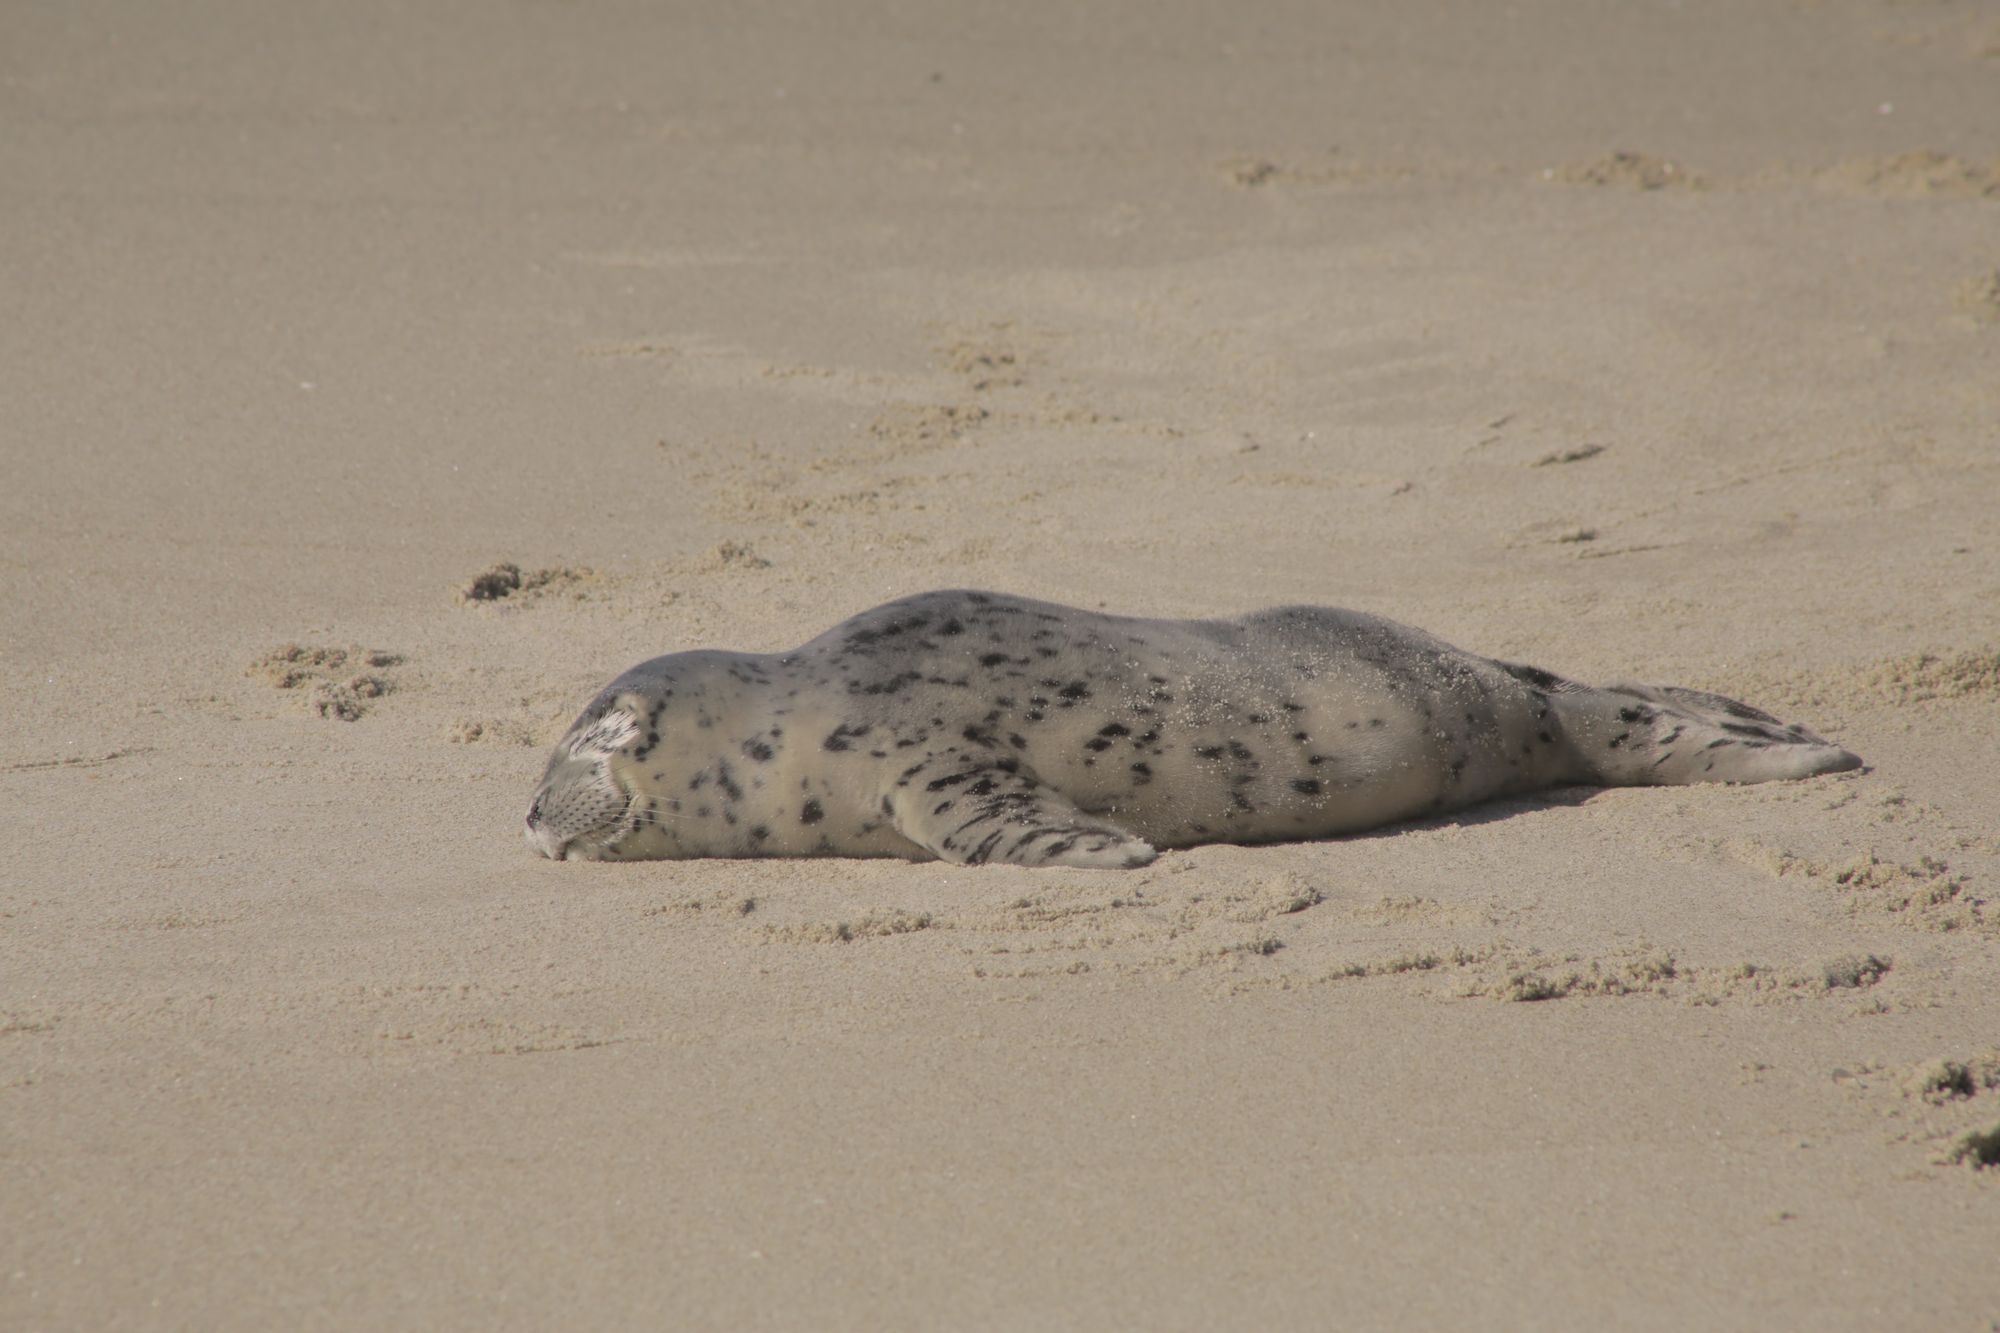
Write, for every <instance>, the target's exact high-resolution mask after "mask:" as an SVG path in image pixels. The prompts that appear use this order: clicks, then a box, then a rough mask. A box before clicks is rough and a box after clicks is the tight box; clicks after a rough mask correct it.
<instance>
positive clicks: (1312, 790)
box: [1292, 778, 1319, 796]
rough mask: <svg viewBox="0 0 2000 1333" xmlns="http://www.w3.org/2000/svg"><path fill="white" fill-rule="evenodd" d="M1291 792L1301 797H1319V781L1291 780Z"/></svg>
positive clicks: (1307, 779)
mask: <svg viewBox="0 0 2000 1333" xmlns="http://www.w3.org/2000/svg"><path fill="white" fill-rule="evenodd" d="M1292 790H1293V791H1295V792H1298V793H1299V794H1300V795H1302V796H1317V795H1319V779H1318V778H1293V779H1292Z"/></svg>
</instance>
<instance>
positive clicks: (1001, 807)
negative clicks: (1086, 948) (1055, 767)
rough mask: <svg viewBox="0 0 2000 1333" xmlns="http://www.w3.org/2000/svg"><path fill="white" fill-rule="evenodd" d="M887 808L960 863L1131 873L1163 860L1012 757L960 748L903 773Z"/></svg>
mask: <svg viewBox="0 0 2000 1333" xmlns="http://www.w3.org/2000/svg"><path fill="white" fill-rule="evenodd" d="M886 804H887V806H888V809H889V813H890V816H891V818H892V819H894V821H895V824H896V830H897V832H899V833H901V834H902V835H903V836H904V837H906V838H908V839H909V840H910V841H911V842H914V843H916V844H917V845H918V846H920V847H922V848H924V849H925V850H926V851H928V852H930V853H932V854H933V855H935V856H937V857H938V858H939V859H941V860H945V861H951V862H955V863H957V864H960V865H980V864H982V863H985V862H989V861H997V862H1003V863H1008V864H1012V865H1021V866H1075V867H1080V868H1083V869H1091V870H1125V869H1131V868H1132V867H1135V866H1142V865H1146V864H1148V863H1149V862H1151V861H1152V860H1153V858H1154V857H1156V856H1158V855H1159V853H1158V852H1156V851H1154V850H1153V846H1152V844H1151V843H1149V842H1146V841H1144V840H1143V839H1140V838H1135V837H1133V836H1132V835H1131V834H1130V833H1127V832H1126V831H1125V830H1124V829H1121V828H1119V827H1118V826H1117V825H1115V824H1111V823H1108V822H1106V821H1105V820H1103V819H1099V818H1097V817H1094V816H1091V815H1087V814H1085V813H1084V812H1083V811H1081V810H1079V809H1077V808H1076V806H1075V805H1073V804H1071V803H1070V801H1069V799H1068V798H1067V797H1065V796H1063V795H1062V794H1061V793H1060V792H1057V791H1054V790H1052V789H1050V788H1048V787H1045V786H1043V785H1042V784H1041V783H1040V782H1039V781H1037V780H1036V779H1035V777H1034V775H1033V774H1031V773H1029V772H1028V771H1027V770H1026V769H1025V768H1023V767H1022V766H1021V764H1020V763H1019V762H1018V761H1017V760H1014V759H1011V758H1008V757H1005V756H996V755H989V754H985V753H981V752H972V753H968V752H966V751H963V750H957V749H952V750H944V751H941V752H939V753H937V754H934V755H931V756H930V757H929V758H927V759H925V760H924V762H923V763H921V764H917V765H916V766H914V767H912V768H909V769H906V770H904V771H903V772H902V773H901V774H900V775H898V777H897V779H896V784H895V786H894V787H893V788H892V789H891V790H890V791H889V793H888V795H887V798H886Z"/></svg>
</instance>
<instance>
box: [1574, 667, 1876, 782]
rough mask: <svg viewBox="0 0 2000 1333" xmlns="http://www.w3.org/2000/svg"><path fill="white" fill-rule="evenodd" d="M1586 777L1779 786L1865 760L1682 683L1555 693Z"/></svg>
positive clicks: (1840, 770)
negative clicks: (1756, 783) (1683, 685)
mask: <svg viewBox="0 0 2000 1333" xmlns="http://www.w3.org/2000/svg"><path fill="white" fill-rule="evenodd" d="M1553 702H1554V704H1555V708H1556V713H1557V716H1558V717H1560V718H1561V720H1562V724H1563V730H1564V732H1565V734H1566V735H1567V737H1568V739H1569V741H1570V743H1571V745H1572V747H1573V748H1574V750H1575V753H1576V757H1577V759H1578V761H1579V764H1580V766H1581V767H1582V769H1583V774H1582V777H1583V780H1584V781H1587V782H1599V783H1602V784H1603V785H1605V786H1607V787H1628V786H1642V785H1661V786H1665V785H1680V784H1686V783H1695V782H1776V781H1782V780H1785V779H1790V778H1809V777H1813V776H1815V775H1817V774H1820V773H1844V772H1846V771H1847V770H1849V769H1854V768H1859V767H1861V757H1860V756H1859V755H1856V754H1853V753H1851V752H1849V751H1847V750H1843V749H1841V748H1840V747H1839V746H1837V745H1834V744H1832V743H1831V742H1829V741H1826V740H1822V739H1821V738H1820V737H1818V736H1815V735H1814V734H1813V733H1812V732H1810V731H1807V730H1806V729H1805V728H1804V727H1800V726H1792V725H1789V724H1787V723H1784V722H1780V721H1779V720H1778V719H1777V718H1775V717H1772V716H1771V715H1770V714H1769V713H1766V712H1763V711H1762V710H1760V709H1756V708H1752V707H1750V705H1748V704H1744V703H1738V702H1737V701H1736V700H1734V699H1729V698H1725V697H1724V696H1722V695H1720V694H1709V693H1706V692H1705V691H1702V690H1690V689H1683V688H1681V687H1680V686H1678V685H1627V684H1618V685H1607V686H1605V687H1604V688H1602V689H1585V690H1581V691H1578V692H1576V693H1571V694H1559V695H1555V696H1553Z"/></svg>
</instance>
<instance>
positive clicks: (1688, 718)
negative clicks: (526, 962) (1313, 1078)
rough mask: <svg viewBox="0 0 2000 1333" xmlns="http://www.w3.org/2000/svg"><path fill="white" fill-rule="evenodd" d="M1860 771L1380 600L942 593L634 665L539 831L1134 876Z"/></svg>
mask: <svg viewBox="0 0 2000 1333" xmlns="http://www.w3.org/2000/svg"><path fill="white" fill-rule="evenodd" d="M1860 762H1861V761H1860V760H1859V759H1858V758H1856V757H1855V756H1854V755H1852V754H1850V753H1848V752H1847V751H1845V750H1842V749H1840V748H1838V747H1836V746H1833V745H1830V744H1828V743H1827V742H1825V741H1823V740H1821V739H1820V738H1819V737H1817V736H1815V735H1813V734H1812V733H1811V732H1809V731H1807V730H1805V729H1804V728H1802V727H1796V726H1788V725H1786V724H1785V723H1782V722H1780V721H1778V720H1777V719H1776V718H1774V717H1772V716H1770V715H1769V714H1768V713H1763V712H1760V711H1758V710H1757V709H1754V708H1751V707H1749V706H1748V705H1745V704H1741V703H1738V702H1736V701H1735V700H1733V699H1726V698H1723V697H1722V696H1720V695H1713V694H1704V693H1701V692H1699V691H1695V690H1686V689H1680V688H1677V687H1672V686H1647V685H1613V686H1607V687H1605V688H1602V689H1596V688H1592V687H1590V686H1587V685H1581V684H1578V683H1577V682H1575V681H1571V680H1566V679H1564V678H1563V677H1561V676H1557V675H1555V674H1553V673H1551V672H1547V671H1543V670H1541V669H1540V668H1537V667H1529V666H1521V665H1518V664H1513V663H1507V662H1498V661H1494V660H1492V659H1489V658H1484V657H1477V656H1474V655H1473V654H1470V653H1465V652H1461V651H1459V650H1458V649H1456V648H1453V647H1452V646H1451V645H1449V644H1447V643H1444V642H1442V641H1441V640H1438V639H1436V638H1433V637H1432V636H1430V635H1428V634H1425V633H1424V632H1423V631H1421V630H1416V629H1411V628H1409V627H1407V626H1403V625H1398V624H1396V623H1394V622H1393V621H1388V620H1383V619H1381V618H1380V617H1377V616H1370V615H1365V614H1362V613H1360V612H1355V611H1339V610H1334V609H1332V608H1327V607H1312V606H1291V607H1280V608H1277V609H1275V610H1270V611H1259V612H1256V613H1253V614H1251V615H1247V616H1243V617H1241V618H1239V619H1236V620H1187V621H1181V620H1138V619H1129V618H1125V617H1120V616H1107V615H1101V614H1098V613H1095V612H1090V611H1081V610H1076V609H1073V608H1070V607H1064V606H1057V605H1054V604H1051V603H1047V602H1035V601H1029V600H1027V599H1025V598H1018V597H1008V596H1003V595H1000V594H996V593H981V592H935V593H924V594H921V595H919V596H915V597H908V598H904V599H903V600H901V601H896V602H891V603H889V604H887V605H885V606H879V607H876V608H875V609H873V610H871V611H864V612H862V613H861V614H860V615H857V616H855V617H853V618H852V619H850V620H847V621H844V622H843V623H841V624H839V625H836V626H835V627H834V628H833V629H831V630H829V631H827V632H826V633H825V634H822V635H821V636H819V637H818V638H816V639H814V640H813V641H812V642H810V643H807V644H805V645H803V646H802V647H800V648H797V649H795V650H793V651H792V652H789V653H779V654H771V655H758V654H748V653H728V652H714V651H702V652H689V653H677V654H674V655H671V656H668V657H659V658H655V659H653V660H652V661H650V662H644V663H641V664H640V665H638V666H636V667H634V668H632V669H631V670H630V671H627V672H626V673H625V674H624V675H622V676H620V677H618V679H616V680H614V681H612V682H611V684H610V685H608V686H607V687H606V688H605V689H604V690H603V692H602V693H600V694H599V695H598V697H597V698H596V699H595V700H594V701H593V702H592V703H591V705H590V706H589V707H588V708H586V709H585V710H584V712H583V714H582V716H581V717H579V718H578V719H577V721H576V724H575V725H574V726H573V727H572V728H571V730H570V733H569V735H568V736H567V737H566V738H565V739H564V740H563V742H562V743H561V744H559V745H558V746H557V747H556V750H555V753H554V755H553V756H551V758H550V760H549V766H548V769H547V772H546V773H545V774H544V776H543V779H542V784H541V787H540V789H539V790H538V791H537V792H536V794H535V798H534V801H533V803H532V804H531V805H530V806H529V809H528V818H527V837H528V842H529V845H530V846H532V847H533V848H534V849H535V850H537V851H539V852H541V853H542V854H543V855H545V856H550V857H554V858H557V859H563V858H568V859H586V860H632V859H642V858H652V857H696V856H814V855H823V856H902V857H908V858H911V859H926V858H932V857H935V858H939V859H942V860H947V861H955V862H961V863H967V864H978V863H980V862H986V861H1005V862H1011V863H1014V864H1018V865H1068V866H1093V867H1126V866H1138V865H1144V864H1146V863H1147V862H1149V861H1151V860H1152V859H1153V857H1154V856H1155V854H1156V853H1155V849H1156V848H1159V847H1178V846H1187V845H1191V844H1195V843H1202V842H1261V841H1273V840H1285V839H1300V838H1318V837H1328V836H1333V835H1337V834H1341V833H1349V832H1354V831H1357V830H1360V829H1365V828H1371V827H1374V826H1376V825H1379V824H1384V823H1388V822H1391V821H1394V820H1398V819H1406V818H1411V817H1414V816H1421V815H1426V814H1435V813H1440V812H1443V811H1448V810H1455V809H1460V808H1463V807H1465V806H1468V805H1472V804H1475V803H1477V802H1479V801H1484V800H1490V799H1492V798H1494V797H1498V796H1506V795H1511V794H1517V793H1521V792H1527V791H1533V790H1536V789H1538V788H1541V787H1547V786H1551V785H1556V784H1562V783H1589V784H1598V785H1605V786H1622V785H1635V784H1649V783H1651V784H1659V783H1692V782H1708V781H1714V782H1764V781H1769V780H1772V779H1781V778H1801V777H1808V776H1811V775H1813V774H1818V773H1830V772H1839V771H1842V770H1845V769H1851V768H1855V767H1857V766H1859V764H1860Z"/></svg>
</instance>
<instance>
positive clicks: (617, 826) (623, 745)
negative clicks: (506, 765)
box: [527, 706, 639, 861]
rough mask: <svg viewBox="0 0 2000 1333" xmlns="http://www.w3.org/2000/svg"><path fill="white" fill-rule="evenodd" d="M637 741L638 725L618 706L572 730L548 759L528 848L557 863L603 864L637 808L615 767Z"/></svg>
mask: <svg viewBox="0 0 2000 1333" xmlns="http://www.w3.org/2000/svg"><path fill="white" fill-rule="evenodd" d="M638 738H639V719H638V718H637V717H636V716H634V715H633V713H632V712H631V710H630V709H628V708H624V707H619V706H614V707H612V708H611V709H610V711H608V712H606V713H605V714H604V715H603V716H602V717H600V718H598V719H597V720H596V721H594V722H591V723H589V724H587V725H583V726H579V727H577V728H576V729H575V730H573V731H572V732H571V733H570V734H569V736H568V737H567V738H565V739H564V741H563V743H562V744H560V745H558V746H557V747H556V752H555V753H554V754H553V755H551V756H550V757H549V766H548V770H547V771H546V772H544V773H543V774H542V785H541V786H540V787H538V788H536V790H535V799H534V800H533V801H531V802H529V804H528V820H527V838H528V846H530V847H532V848H533V849H534V850H536V851H538V852H540V853H541V854H542V855H543V856H546V857H548V858H550V859H551V860H555V861H562V860H573V861H581V860H597V859H600V858H602V857H603V856H604V854H605V851H606V847H607V844H609V843H610V842H612V841H613V840H614V839H615V838H616V836H617V835H618V834H619V833H620V832H621V831H623V828H624V824H625V821H626V818H627V814H628V812H629V811H630V809H631V806H632V797H631V795H630V794H629V793H628V792H626V791H625V789H624V788H623V787H621V786H620V785H619V783H618V780H617V778H616V777H615V776H614V774H613V772H612V761H613V760H614V759H615V758H616V757H617V756H618V755H619V754H621V753H623V752H624V751H626V750H627V749H629V748H630V747H631V746H633V745H634V744H635V743H636V742H637V741H638Z"/></svg>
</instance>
